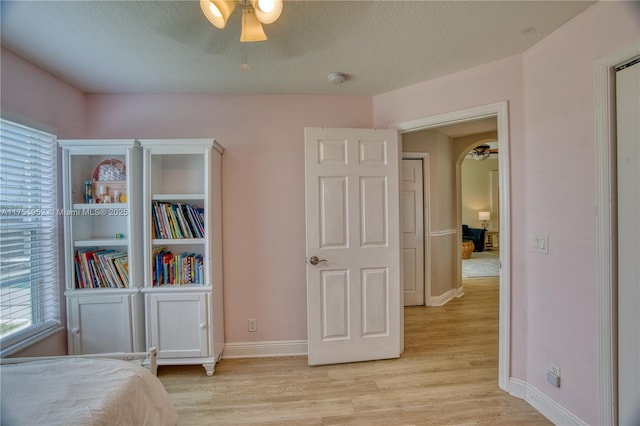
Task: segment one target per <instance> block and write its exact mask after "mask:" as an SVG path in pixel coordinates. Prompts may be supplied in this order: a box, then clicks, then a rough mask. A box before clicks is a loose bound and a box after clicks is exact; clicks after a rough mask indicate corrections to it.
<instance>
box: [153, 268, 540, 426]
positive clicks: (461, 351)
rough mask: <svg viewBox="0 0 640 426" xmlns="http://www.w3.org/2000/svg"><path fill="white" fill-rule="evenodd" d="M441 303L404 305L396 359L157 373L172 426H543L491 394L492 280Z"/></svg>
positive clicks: (259, 362)
mask: <svg viewBox="0 0 640 426" xmlns="http://www.w3.org/2000/svg"><path fill="white" fill-rule="evenodd" d="M464 288H465V294H464V296H463V297H461V298H459V299H455V300H453V301H451V302H449V303H448V304H447V305H445V306H443V307H429V308H425V307H411V308H406V309H405V351H404V353H403V354H402V356H401V358H400V359H397V360H388V361H374V362H363V363H355V364H343V365H330V366H321V367H309V366H307V359H306V357H284V358H257V359H229V360H226V359H225V360H222V361H221V362H220V363H218V364H217V366H216V370H215V374H214V376H213V377H207V376H206V375H205V372H204V369H203V368H202V367H201V366H181V367H177V366H176V367H174V366H172V367H168V366H162V367H160V368H159V372H158V377H159V378H160V380H161V381H162V383H163V384H164V385H165V387H166V389H167V391H168V392H169V395H170V396H171V399H172V400H173V402H174V404H175V406H176V409H177V410H178V415H179V419H180V424H181V425H240V424H265V425H283V424H288V425H344V424H347V425H373V424H377V425H461V424H464V425H549V424H551V423H549V422H548V421H547V420H546V419H545V418H544V417H543V416H542V415H541V414H539V413H538V412H536V411H535V410H534V409H533V408H532V407H531V406H529V405H528V404H527V403H526V402H524V401H522V400H520V399H517V398H514V397H511V396H509V395H508V394H506V393H505V392H503V391H501V390H500V389H499V388H498V384H497V382H498V361H497V357H498V280H497V278H496V279H470V280H465V282H464Z"/></svg>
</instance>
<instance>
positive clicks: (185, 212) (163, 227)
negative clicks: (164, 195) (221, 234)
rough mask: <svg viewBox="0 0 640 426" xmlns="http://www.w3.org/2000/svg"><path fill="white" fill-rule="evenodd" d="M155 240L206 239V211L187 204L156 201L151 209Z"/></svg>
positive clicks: (152, 230) (152, 231) (152, 229)
mask: <svg viewBox="0 0 640 426" xmlns="http://www.w3.org/2000/svg"><path fill="white" fill-rule="evenodd" d="M151 219H152V222H153V223H152V225H151V234H152V237H153V238H154V239H156V238H159V239H183V238H204V235H205V233H204V209H203V208H201V207H195V206H192V205H190V204H185V203H165V202H158V201H154V202H153V205H152V209H151Z"/></svg>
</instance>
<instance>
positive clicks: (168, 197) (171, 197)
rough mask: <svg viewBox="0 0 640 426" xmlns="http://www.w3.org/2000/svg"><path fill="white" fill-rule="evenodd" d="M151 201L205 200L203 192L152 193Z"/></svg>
mask: <svg viewBox="0 0 640 426" xmlns="http://www.w3.org/2000/svg"><path fill="white" fill-rule="evenodd" d="M151 199H152V200H153V201H194V200H205V199H206V197H205V195H204V194H154V195H153V196H152V197H151Z"/></svg>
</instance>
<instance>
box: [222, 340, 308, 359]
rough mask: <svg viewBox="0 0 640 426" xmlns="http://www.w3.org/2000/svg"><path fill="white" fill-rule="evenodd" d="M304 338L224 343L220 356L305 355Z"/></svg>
mask: <svg viewBox="0 0 640 426" xmlns="http://www.w3.org/2000/svg"><path fill="white" fill-rule="evenodd" d="M307 354H308V349H307V341H306V340H277V341H270V342H239V343H225V345H224V352H223V353H222V358H223V359H225V358H227V359H228V358H262V357H271V356H300V355H307Z"/></svg>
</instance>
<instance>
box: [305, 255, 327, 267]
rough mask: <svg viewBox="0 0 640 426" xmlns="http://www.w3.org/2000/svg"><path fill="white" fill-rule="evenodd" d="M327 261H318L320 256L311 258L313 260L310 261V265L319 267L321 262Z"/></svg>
mask: <svg viewBox="0 0 640 426" xmlns="http://www.w3.org/2000/svg"><path fill="white" fill-rule="evenodd" d="M326 261H327V259H318V256H311V258H310V259H309V263H310V264H312V265H314V266H315V265H317V264H318V263H320V262H326Z"/></svg>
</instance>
